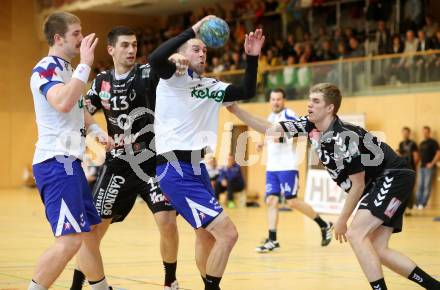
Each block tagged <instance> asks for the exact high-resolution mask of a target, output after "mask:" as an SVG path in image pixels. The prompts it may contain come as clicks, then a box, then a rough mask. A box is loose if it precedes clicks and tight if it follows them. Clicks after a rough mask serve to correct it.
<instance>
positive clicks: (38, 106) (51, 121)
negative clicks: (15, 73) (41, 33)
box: [30, 56, 85, 164]
mask: <svg viewBox="0 0 440 290" xmlns="http://www.w3.org/2000/svg"><path fill="white" fill-rule="evenodd" d="M72 73H73V69H72V66H71V64H70V63H69V62H68V61H66V60H64V59H62V58H59V57H56V56H47V57H45V58H43V59H42V60H41V61H40V62H39V63H38V64H37V65H36V66H35V67H34V69H33V70H32V77H31V82H30V85H31V90H32V95H33V98H34V105H35V116H36V121H37V127H38V142H37V144H36V150H35V154H34V160H33V164H36V163H40V162H42V161H45V160H47V159H49V158H53V157H55V156H57V155H64V156H74V157H76V158H79V159H82V156H83V154H84V151H85V129H84V108H83V107H84V102H83V97H81V98H80V100H79V101H78V105H76V106H74V107H73V108H72V110H71V111H70V112H68V113H61V112H59V111H57V110H56V109H55V108H54V107H53V106H52V105H51V104H50V103H49V102H48V101H47V96H46V95H47V92H48V91H49V89H50V88H51V87H53V86H54V85H56V84H60V83H68V82H69V81H70V79H71V78H72Z"/></svg>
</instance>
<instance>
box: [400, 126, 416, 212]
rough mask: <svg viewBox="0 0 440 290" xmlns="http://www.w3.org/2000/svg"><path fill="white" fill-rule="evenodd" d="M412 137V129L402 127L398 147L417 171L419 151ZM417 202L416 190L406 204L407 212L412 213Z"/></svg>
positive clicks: (401, 154)
mask: <svg viewBox="0 0 440 290" xmlns="http://www.w3.org/2000/svg"><path fill="white" fill-rule="evenodd" d="M410 137H411V129H410V128H408V127H403V128H402V138H403V140H402V141H401V142H400V143H399V148H398V149H397V153H399V155H400V156H402V157H403V158H404V159H405V160H406V161H407V162H408V165H409V166H410V167H411V169H412V170H414V171H417V164H418V162H419V152H418V148H417V144H416V142H414V141H413V140H411V139H410ZM414 202H415V192H414V190H413V191H412V193H411V195H410V197H409V199H408V202H407V204H406V209H407V211H406V214H408V215H410V214H411V210H412V208H413V206H414Z"/></svg>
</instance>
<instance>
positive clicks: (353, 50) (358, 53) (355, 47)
mask: <svg viewBox="0 0 440 290" xmlns="http://www.w3.org/2000/svg"><path fill="white" fill-rule="evenodd" d="M348 44H349V46H350V52H349V53H348V57H349V58H352V57H363V56H365V51H364V48H363V47H362V46H361V45H360V44H359V40H358V39H357V38H356V37H354V36H353V37H350V39H349V41H348Z"/></svg>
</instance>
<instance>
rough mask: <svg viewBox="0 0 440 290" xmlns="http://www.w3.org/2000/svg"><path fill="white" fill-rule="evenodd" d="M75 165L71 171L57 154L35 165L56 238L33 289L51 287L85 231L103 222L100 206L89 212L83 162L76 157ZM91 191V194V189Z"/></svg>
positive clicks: (41, 261)
mask: <svg viewBox="0 0 440 290" xmlns="http://www.w3.org/2000/svg"><path fill="white" fill-rule="evenodd" d="M71 166H72V172H71V173H70V174H67V172H66V170H65V168H64V164H63V163H61V162H58V161H57V160H56V159H55V158H54V159H50V160H48V161H45V162H44V163H41V164H37V165H34V167H33V169H34V175H35V179H36V182H37V186H38V189H39V191H40V194H41V197H42V200H43V201H44V204H45V210H46V217H47V219H48V221H49V223H50V224H51V227H52V231H53V233H54V236H55V237H56V239H55V245H54V246H52V247H51V248H50V249H49V250H48V251H46V253H45V254H43V256H42V257H41V259H40V260H39V262H38V265H37V270H36V271H35V276H34V281H35V282H36V283H34V282H32V283H31V285H30V287H29V288H30V289H39V288H38V287H39V285H42V286H43V287H45V288H48V287H50V286H51V284H52V283H53V282H54V281H55V279H56V278H57V277H58V275H59V274H60V273H61V272H62V270H63V269H64V267H65V265H66V264H67V262H68V261H69V260H70V259H71V258H72V257H73V255H74V254H75V253H76V252H77V251H78V249H79V248H80V246H81V243H82V240H83V238H84V237H83V235H84V233H86V232H89V231H90V227H91V226H93V225H95V224H97V223H99V222H100V218H99V216H98V214H97V213H96V209H94V207H93V211H92V212H91V213H89V211H88V207H87V201H86V200H84V196H85V195H84V191H83V182H85V183H87V181H86V179H85V176H84V172H83V170H82V167H81V164H80V162H79V161H78V160H75V161H73V162H72V163H71ZM87 193H88V194H89V198H91V194H90V191H88V192H87ZM92 205H93V203H92ZM38 284H39V285H38Z"/></svg>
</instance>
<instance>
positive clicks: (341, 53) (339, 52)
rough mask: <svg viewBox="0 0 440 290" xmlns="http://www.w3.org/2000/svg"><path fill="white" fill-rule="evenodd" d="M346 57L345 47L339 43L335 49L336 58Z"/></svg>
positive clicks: (341, 42) (342, 43)
mask: <svg viewBox="0 0 440 290" xmlns="http://www.w3.org/2000/svg"><path fill="white" fill-rule="evenodd" d="M346 57H348V52H347V47H346V46H345V43H344V42H343V41H339V43H338V46H337V49H336V58H338V59H341V58H346Z"/></svg>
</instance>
